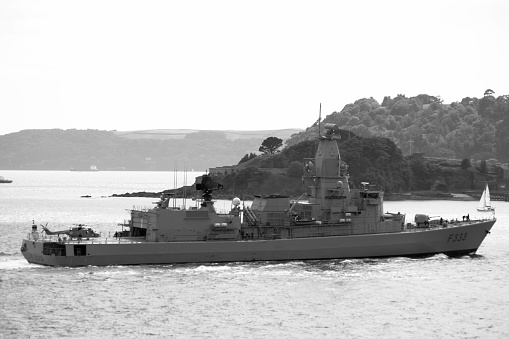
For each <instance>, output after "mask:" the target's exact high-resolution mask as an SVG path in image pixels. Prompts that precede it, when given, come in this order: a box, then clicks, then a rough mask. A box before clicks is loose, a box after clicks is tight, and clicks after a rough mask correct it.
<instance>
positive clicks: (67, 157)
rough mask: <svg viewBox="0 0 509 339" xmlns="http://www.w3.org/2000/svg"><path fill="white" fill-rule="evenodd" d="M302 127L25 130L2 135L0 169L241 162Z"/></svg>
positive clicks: (166, 167) (202, 166)
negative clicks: (273, 138)
mask: <svg viewBox="0 0 509 339" xmlns="http://www.w3.org/2000/svg"><path fill="white" fill-rule="evenodd" d="M300 131H302V130H298V129H285V130H267V131H231V130H229V131H201V130H191V129H190V130H150V131H129V132H118V131H99V130H76V129H69V130H61V129H49V130H23V131H20V132H16V133H10V134H6V135H1V136H0V169H13V170H17V169H31V170H69V169H70V168H88V167H89V166H90V165H95V166H97V167H98V169H99V170H100V171H103V170H154V171H170V170H184V169H188V170H191V169H194V170H196V171H205V170H208V169H209V168H210V167H216V166H223V165H233V164H237V163H238V162H239V161H240V159H241V158H242V157H243V156H244V155H245V154H247V153H251V152H258V148H259V147H260V145H261V143H262V142H263V140H264V139H266V138H267V137H268V136H278V137H279V138H281V139H283V140H284V141H285V140H287V139H288V138H289V137H290V136H291V135H292V134H294V133H295V132H300Z"/></svg>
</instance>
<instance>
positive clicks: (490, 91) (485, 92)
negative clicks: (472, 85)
mask: <svg viewBox="0 0 509 339" xmlns="http://www.w3.org/2000/svg"><path fill="white" fill-rule="evenodd" d="M493 94H495V92H494V91H493V90H492V89H489V88H488V89H487V90H485V91H484V96H487V95H493Z"/></svg>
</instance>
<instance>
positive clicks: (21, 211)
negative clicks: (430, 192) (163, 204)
mask: <svg viewBox="0 0 509 339" xmlns="http://www.w3.org/2000/svg"><path fill="white" fill-rule="evenodd" d="M112 173H114V172H98V173H86V172H83V173H80V172H38V171H2V173H1V175H3V176H4V177H8V178H10V179H13V180H14V182H13V183H12V184H9V185H8V186H0V230H1V233H0V288H1V294H0V338H3V337H5V338H21V337H28V338H48V337H52V338H54V337H71V338H75V337H87V338H99V337H102V338H111V337H117V336H118V337H120V336H122V337H132V338H134V337H174V338H188V337H197V338H219V337H230V338H242V337H248V338H267V337H291V338H311V337H312V338H315V337H316V338H320V337H327V338H340V337H355V338H378V337H387V338H409V337H417V338H506V337H509V321H508V319H509V287H508V286H509V230H508V229H509V203H504V202H495V207H496V209H497V218H498V220H497V223H496V224H495V226H494V228H493V229H492V232H491V234H490V235H488V237H487V238H486V240H485V241H484V243H483V245H482V246H481V247H480V248H479V250H478V252H477V254H476V255H473V256H465V257H461V258H454V259H450V258H448V257H446V256H443V255H436V256H433V257H429V258H422V259H409V258H390V259H362V260H358V259H356V260H324V261H294V262H258V263H230V264H216V265H214V264H211V265H192V264H188V265H156V266H109V267H81V268H52V267H43V266H37V265H32V264H28V263H27V262H26V261H25V260H24V258H23V257H22V256H21V253H20V251H19V247H20V244H21V239H22V238H23V236H24V235H25V234H26V233H28V231H29V229H30V225H31V222H32V219H34V220H36V222H37V223H44V224H45V223H46V222H47V223H48V225H53V226H55V228H58V226H64V225H66V226H68V225H70V224H72V223H86V224H88V225H91V226H92V227H93V228H94V229H96V230H99V231H101V232H103V234H104V232H106V233H107V232H109V231H113V232H114V231H115V230H117V229H116V224H117V223H118V222H120V221H122V220H123V219H125V218H128V216H129V215H128V213H127V212H126V209H129V208H131V207H132V206H133V205H136V206H151V203H152V200H153V199H140V198H107V196H109V195H111V194H113V193H124V192H133V191H143V190H145V191H157V190H162V189H165V188H172V187H173V173H170V174H165V173H161V172H119V174H117V175H113V174H112ZM166 177H168V179H169V180H166ZM190 177H191V176H190V175H189V174H188V178H190ZM188 181H189V182H192V181H194V178H193V179H188ZM168 182H170V184H168ZM82 195H91V196H92V198H90V199H84V198H80V196H82ZM189 203H190V202H189ZM218 204H219V205H220V202H218ZM228 204H229V203H228V202H224V205H225V206H226V207H227V206H228ZM476 205H477V203H476V202H456V201H425V202H409V201H405V202H386V203H385V210H387V211H391V212H395V211H396V212H397V211H401V212H402V213H407V218H408V219H407V220H411V219H413V215H414V214H415V213H420V212H424V213H428V214H430V215H441V216H444V217H445V218H454V217H459V218H460V219H461V216H462V215H465V214H467V213H469V214H470V216H471V218H472V217H475V215H476V211H475V207H476Z"/></svg>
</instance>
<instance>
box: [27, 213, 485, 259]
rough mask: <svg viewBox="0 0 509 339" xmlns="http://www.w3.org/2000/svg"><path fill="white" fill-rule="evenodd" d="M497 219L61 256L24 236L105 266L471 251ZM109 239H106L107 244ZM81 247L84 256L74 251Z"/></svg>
mask: <svg viewBox="0 0 509 339" xmlns="http://www.w3.org/2000/svg"><path fill="white" fill-rule="evenodd" d="M494 223H495V220H483V221H470V222H464V223H460V224H458V225H454V226H451V225H449V226H447V227H445V228H432V229H425V230H420V229H412V230H408V231H405V232H399V233H382V234H363V235H352V236H333V237H314V238H299V239H274V240H242V241H241V240H230V241H193V242H145V241H143V242H132V243H131V242H129V243H126V242H123V241H120V242H119V241H117V242H114V243H110V242H108V241H112V240H111V239H110V240H108V239H107V240H104V239H103V240H101V239H94V241H93V242H92V241H82V242H81V243H80V244H78V243H77V242H76V243H73V242H71V243H66V244H65V255H62V253H60V255H55V254H53V255H48V254H43V244H44V241H43V240H38V241H34V240H30V239H27V240H23V246H22V253H23V255H24V257H25V258H26V259H27V261H28V262H30V263H34V264H41V265H49V266H69V267H73V266H87V265H93V266H106V265H142V264H174V263H216V262H249V261H272V260H274V261H281V260H318V259H344V258H372V257H394V256H425V255H433V254H437V253H445V254H447V255H450V256H459V255H465V254H470V253H474V252H475V251H476V250H477V249H478V248H479V246H480V245H481V243H482V241H483V240H484V238H485V237H486V235H487V234H488V233H489V231H490V229H491V227H492V226H493V224H494ZM105 242H107V243H105ZM76 248H79V249H80V252H81V251H82V253H80V254H82V255H76V254H78V253H79V252H77V251H76Z"/></svg>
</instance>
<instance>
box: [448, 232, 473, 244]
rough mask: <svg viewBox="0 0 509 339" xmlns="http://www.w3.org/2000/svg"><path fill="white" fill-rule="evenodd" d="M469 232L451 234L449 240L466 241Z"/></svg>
mask: <svg viewBox="0 0 509 339" xmlns="http://www.w3.org/2000/svg"><path fill="white" fill-rule="evenodd" d="M467 234H468V233H466V232H465V233H454V234H451V235H450V236H449V239H447V242H457V241H465V240H467Z"/></svg>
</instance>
